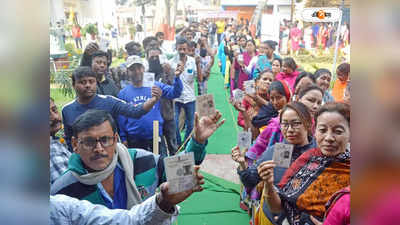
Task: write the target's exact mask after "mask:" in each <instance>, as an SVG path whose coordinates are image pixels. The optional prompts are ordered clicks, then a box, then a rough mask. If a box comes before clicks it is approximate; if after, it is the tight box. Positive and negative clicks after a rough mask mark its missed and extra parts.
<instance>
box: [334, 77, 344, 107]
mask: <svg viewBox="0 0 400 225" xmlns="http://www.w3.org/2000/svg"><path fill="white" fill-rule="evenodd" d="M346 87H347V81H345V82H342V81H340V80H339V79H338V80H336V81H335V84H334V85H333V88H332V96H333V98H334V99H335V101H336V102H343V97H344V91H345V90H346Z"/></svg>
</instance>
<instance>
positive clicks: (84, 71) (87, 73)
mask: <svg viewBox="0 0 400 225" xmlns="http://www.w3.org/2000/svg"><path fill="white" fill-rule="evenodd" d="M83 77H95V78H96V73H95V72H93V70H92V68H90V67H88V66H80V67H78V68H76V69H75V70H74V72H73V73H72V85H75V82H76V81H78V80H80V79H82V78H83Z"/></svg>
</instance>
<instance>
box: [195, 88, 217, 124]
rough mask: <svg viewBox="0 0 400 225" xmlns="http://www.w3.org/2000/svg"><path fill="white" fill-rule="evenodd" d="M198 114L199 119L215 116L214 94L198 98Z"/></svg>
mask: <svg viewBox="0 0 400 225" xmlns="http://www.w3.org/2000/svg"><path fill="white" fill-rule="evenodd" d="M196 112H197V113H198V114H199V118H201V117H203V116H213V115H215V104H214V96H213V95H212V94H206V95H200V96H197V97H196Z"/></svg>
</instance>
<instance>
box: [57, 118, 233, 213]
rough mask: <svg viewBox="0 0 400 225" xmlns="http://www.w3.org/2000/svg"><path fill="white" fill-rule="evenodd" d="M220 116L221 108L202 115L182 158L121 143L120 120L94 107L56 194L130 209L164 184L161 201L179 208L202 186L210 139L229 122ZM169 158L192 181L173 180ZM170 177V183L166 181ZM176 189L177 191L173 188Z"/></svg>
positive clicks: (76, 130)
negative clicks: (202, 168) (201, 171)
mask: <svg viewBox="0 0 400 225" xmlns="http://www.w3.org/2000/svg"><path fill="white" fill-rule="evenodd" d="M220 118H221V114H220V113H219V112H218V111H217V112H216V113H215V114H214V115H213V116H207V117H202V118H201V119H199V117H198V115H197V114H196V119H195V127H194V133H193V138H192V139H191V140H190V141H189V143H188V145H187V147H186V149H185V151H184V152H182V153H180V154H178V155H176V156H174V157H180V158H172V159H170V158H171V157H168V158H165V159H164V157H162V156H159V155H155V154H153V153H151V152H148V151H146V150H142V149H136V148H129V149H128V148H127V147H126V146H125V145H123V144H122V143H120V142H119V140H118V139H119V135H118V133H117V126H116V123H115V121H114V119H113V118H112V116H111V115H110V114H109V113H107V112H106V111H104V110H88V111H86V112H85V113H83V114H82V115H80V116H79V117H78V118H77V119H76V120H75V122H74V124H73V126H72V129H73V137H72V146H73V149H74V154H72V156H71V157H70V159H69V162H68V170H67V171H66V172H65V173H64V174H63V175H62V176H61V177H59V178H58V179H57V180H56V181H55V182H54V184H53V185H52V186H51V190H50V193H51V195H56V194H64V195H68V196H70V197H73V198H77V199H81V200H83V199H84V200H87V201H89V202H91V203H93V204H100V205H104V206H106V207H107V208H110V209H130V208H131V207H132V206H135V205H137V204H140V203H142V202H143V201H145V200H146V199H148V198H150V197H151V196H153V195H155V193H156V189H157V188H158V187H160V188H161V196H160V197H161V198H162V197H164V198H165V199H164V201H161V200H162V199H161V200H160V202H162V203H163V204H167V205H168V206H171V205H172V206H173V205H175V204H177V203H178V202H180V201H183V199H182V196H183V195H185V193H186V195H187V194H188V193H190V192H193V191H197V190H201V188H200V187H199V186H198V184H201V183H199V182H200V181H201V179H199V177H198V175H197V173H198V172H197V171H198V169H196V168H195V165H199V164H201V163H202V161H203V160H204V157H205V155H206V152H205V146H206V145H207V139H208V138H209V137H210V136H211V135H212V134H213V133H214V132H215V131H216V130H217V129H218V127H219V126H221V125H222V124H223V123H224V121H225V120H222V121H220V122H218V121H219V120H220ZM167 159H168V160H167ZM184 159H186V160H185V161H184ZM164 161H165V162H168V163H169V164H170V165H171V163H173V164H174V165H175V166H180V167H181V168H176V167H175V168H176V171H177V175H178V176H179V175H180V176H181V177H182V178H184V179H186V181H185V182H186V183H183V182H181V180H179V177H176V176H175V177H172V179H169V177H171V176H169V175H168V171H171V170H170V169H171V168H172V167H167V166H166V167H164ZM188 163H189V164H188ZM172 169H173V168H172ZM188 178H191V180H190V181H191V185H189V184H188V182H187V179H188ZM167 179H168V185H165V184H163V185H161V184H162V183H164V182H165V181H166V180H167ZM174 182H178V185H176V184H175V183H174ZM181 184H182V185H184V186H180V185H181ZM160 185H161V186H160ZM172 187H173V189H174V190H173V191H170V188H172ZM160 197H159V198H160ZM160 204H161V203H160ZM171 209H172V208H171Z"/></svg>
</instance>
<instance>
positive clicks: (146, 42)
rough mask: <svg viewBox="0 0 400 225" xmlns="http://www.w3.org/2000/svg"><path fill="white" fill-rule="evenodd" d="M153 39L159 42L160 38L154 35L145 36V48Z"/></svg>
mask: <svg viewBox="0 0 400 225" xmlns="http://www.w3.org/2000/svg"><path fill="white" fill-rule="evenodd" d="M151 41H157V42H158V39H157V38H156V37H154V36H148V37H145V38H144V39H143V41H142V45H143V48H144V49H146V48H147V45H148V44H149V43H150V42H151Z"/></svg>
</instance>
